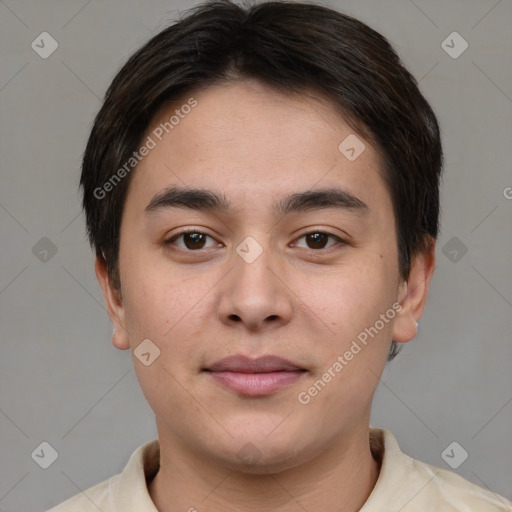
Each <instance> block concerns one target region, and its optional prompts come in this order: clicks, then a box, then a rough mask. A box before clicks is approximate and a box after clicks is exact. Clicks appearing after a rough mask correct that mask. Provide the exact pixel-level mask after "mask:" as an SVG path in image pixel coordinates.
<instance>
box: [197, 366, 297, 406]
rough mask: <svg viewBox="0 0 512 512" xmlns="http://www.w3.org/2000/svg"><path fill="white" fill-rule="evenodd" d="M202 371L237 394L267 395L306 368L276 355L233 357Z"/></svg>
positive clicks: (283, 385) (285, 385)
mask: <svg viewBox="0 0 512 512" xmlns="http://www.w3.org/2000/svg"><path fill="white" fill-rule="evenodd" d="M203 371H204V372H207V374H209V375H210V376H211V378H212V379H213V380H214V381H215V382H217V383H218V384H220V385H221V386H222V387H224V388H227V389H230V390H231V391H235V392H236V393H238V394H241V395H246V396H265V395H270V394H272V393H274V392H276V391H278V390H279V389H282V388H283V387H287V386H289V385H290V384H293V383H294V382H296V381H297V380H299V379H300V378H301V377H302V375H303V374H304V373H305V372H306V371H307V370H306V369H304V368H300V367H299V366H297V365H295V364H294V363H292V362H290V361H287V360H286V359H283V358H281V357H277V356H265V357H260V358H257V359H251V358H249V357H246V356H230V357H226V358H225V359H221V360H220V361H217V362H215V363H213V364H212V365H210V366H209V367H208V368H205V369H204V370H203Z"/></svg>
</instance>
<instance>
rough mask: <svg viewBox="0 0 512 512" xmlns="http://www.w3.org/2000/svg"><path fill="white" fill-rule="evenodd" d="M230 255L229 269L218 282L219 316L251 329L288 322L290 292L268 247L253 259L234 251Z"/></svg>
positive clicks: (279, 325)
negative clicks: (230, 264)
mask: <svg viewBox="0 0 512 512" xmlns="http://www.w3.org/2000/svg"><path fill="white" fill-rule="evenodd" d="M231 259H232V264H233V269H232V271H231V272H229V273H228V275H227V276H226V278H225V279H223V280H222V282H221V283H220V300H219V304H218V316H219V319H220V320H221V321H222V322H223V323H224V324H226V325H229V326H231V327H236V326H237V325H239V326H240V328H242V327H243V328H245V329H246V330H249V331H253V332H254V331H263V330H268V329H275V328H278V327H281V326H283V325H286V324H287V323H288V322H290V319H291V318H292V314H293V297H294V295H293V292H292V291H291V290H290V288H289V287H288V286H287V284H286V283H285V281H284V279H283V278H282V276H283V272H282V271H281V272H280V269H279V265H278V262H277V258H276V256H275V255H273V254H271V251H270V249H265V250H263V252H262V253H261V254H260V255H259V256H258V257H257V258H256V259H255V260H254V261H251V260H250V259H248V260H246V259H244V258H243V257H242V256H239V254H237V253H236V252H235V253H234V254H233V257H232V258H231Z"/></svg>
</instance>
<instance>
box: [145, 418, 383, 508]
mask: <svg viewBox="0 0 512 512" xmlns="http://www.w3.org/2000/svg"><path fill="white" fill-rule="evenodd" d="M159 434H160V432H159ZM159 439H160V470H159V472H158V473H157V475H156V477H155V478H154V479H153V480H152V481H151V482H150V484H149V485H148V488H149V493H150V496H151V498H152V500H153V502H154V503H155V505H156V507H157V509H158V510H159V511H160V512H178V511H180V512H183V511H190V512H194V510H198V511H201V510H205V509H207V510H208V511H209V512H220V511H223V512H231V511H233V512H234V511H235V510H236V511H241V512H252V511H258V512H259V511H261V510H279V512H304V510H307V511H308V512H320V511H322V512H324V511H325V510H332V511H340V512H341V511H343V512H356V511H358V510H360V509H361V507H362V506H363V505H364V503H365V501H366V500H367V498H368V496H369V495H370V493H371V491H372V489H373V487H374V486H375V483H376V482H377V478H378V475H379V469H380V461H376V460H375V459H374V458H373V456H372V453H371V451H370V445H369V429H368V428H366V429H365V430H361V429H360V430H359V431H357V432H353V433H351V434H350V435H348V436H346V437H345V438H344V439H343V440H341V441H337V442H336V443H334V444H333V445H332V446H330V447H329V448H328V449H326V450H324V451H323V452H322V453H321V454H319V455H318V456H316V457H314V458H312V459H309V460H307V461H304V462H303V463H301V464H299V465H297V466H294V467H293V468H291V469H288V470H285V471H281V472H269V473H266V474H250V473H244V472H242V471H237V470H232V469H228V468H226V467H219V466H218V465H214V464H211V463H208V462H205V459H204V458H201V457H199V456H197V455H195V454H191V453H190V452H189V451H188V450H186V449H185V448H184V447H183V446H182V445H181V444H180V443H179V442H177V440H175V439H173V438H167V439H166V438H162V437H161V436H160V435H159Z"/></svg>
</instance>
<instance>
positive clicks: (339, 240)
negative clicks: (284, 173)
mask: <svg viewBox="0 0 512 512" xmlns="http://www.w3.org/2000/svg"><path fill="white" fill-rule="evenodd" d="M187 234H198V235H205V236H206V237H209V238H211V239H212V240H215V239H214V238H213V237H212V236H210V235H208V234H206V233H204V232H202V231H199V230H198V229H194V228H189V229H185V230H183V231H180V232H179V233H175V234H174V235H172V237H171V238H168V239H167V240H165V242H164V243H165V245H174V244H173V243H174V242H175V241H176V240H177V239H178V238H180V237H182V236H183V235H187ZM308 235H325V236H327V237H328V238H332V239H334V240H336V241H337V244H341V245H342V246H343V245H348V243H347V242H346V241H345V240H343V239H342V238H340V237H339V236H336V235H333V234H332V233H329V232H327V231H321V230H313V231H309V232H307V233H304V234H302V235H301V236H300V237H299V238H297V240H300V239H301V238H304V237H307V236H308ZM337 244H333V245H331V246H330V247H327V248H321V249H310V248H307V249H309V250H310V251H313V252H320V251H326V250H328V249H331V248H332V247H335V246H336V245H337ZM178 249H179V250H181V251H185V252H191V253H192V252H200V251H202V250H204V249H202V248H201V249H197V250H194V249H188V248H185V249H183V248H181V247H179V248H178ZM207 249H208V248H207Z"/></svg>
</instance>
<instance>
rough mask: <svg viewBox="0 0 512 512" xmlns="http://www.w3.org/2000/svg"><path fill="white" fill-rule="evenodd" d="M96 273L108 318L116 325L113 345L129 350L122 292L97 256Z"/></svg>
mask: <svg viewBox="0 0 512 512" xmlns="http://www.w3.org/2000/svg"><path fill="white" fill-rule="evenodd" d="M94 271H95V272H96V278H97V279H98V283H99V284H100V286H101V290H102V291H103V298H104V299H105V304H106V306H107V311H108V316H109V317H110V321H111V322H112V324H113V325H114V334H113V335H112V343H113V345H114V346H115V347H116V348H118V349H120V350H126V349H129V348H130V341H129V338H128V332H127V331H126V329H125V317H124V306H123V302H122V299H121V292H120V291H119V290H117V289H115V288H114V287H113V286H112V283H111V282H110V278H109V277H108V272H107V267H106V264H105V262H104V261H103V260H101V259H100V258H99V257H98V256H96V261H95V263H94Z"/></svg>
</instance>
